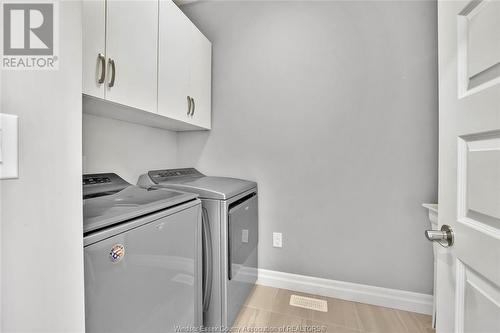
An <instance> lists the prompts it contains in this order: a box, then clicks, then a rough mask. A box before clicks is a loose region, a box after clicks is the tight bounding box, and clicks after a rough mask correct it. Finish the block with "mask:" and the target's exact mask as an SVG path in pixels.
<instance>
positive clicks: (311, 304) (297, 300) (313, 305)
mask: <svg viewBox="0 0 500 333" xmlns="http://www.w3.org/2000/svg"><path fill="white" fill-rule="evenodd" d="M290 305H291V306H296V307H299V308H304V309H309V310H315V311H321V312H328V303H327V302H326V301H324V300H322V299H317V298H311V297H304V296H298V295H292V296H290Z"/></svg>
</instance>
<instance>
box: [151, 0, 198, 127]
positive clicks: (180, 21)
mask: <svg viewBox="0 0 500 333" xmlns="http://www.w3.org/2000/svg"><path fill="white" fill-rule="evenodd" d="M191 44H192V41H191V22H190V21H189V19H188V18H187V17H186V16H185V15H184V14H183V13H182V12H181V10H180V9H179V8H178V7H177V6H176V5H175V4H174V3H173V2H172V1H171V0H161V1H160V38H159V55H158V56H159V59H158V65H159V66H158V113H159V114H161V115H163V116H166V117H169V118H174V119H177V120H181V121H184V122H188V123H190V122H191V116H190V115H189V101H188V96H190V92H189V90H188V88H189V67H190V59H191V55H190V52H191Z"/></svg>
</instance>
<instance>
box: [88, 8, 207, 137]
mask: <svg viewBox="0 0 500 333" xmlns="http://www.w3.org/2000/svg"><path fill="white" fill-rule="evenodd" d="M83 21H84V22H83V34H84V36H83V58H84V59H83V71H84V73H83V80H84V82H83V93H84V94H85V95H88V96H91V97H97V99H96V100H94V101H90V100H89V99H90V98H89V97H85V98H84V112H87V113H94V114H98V115H101V116H108V117H110V118H117V119H121V120H126V121H131V122H135V123H142V124H145V125H148V126H151V124H153V125H154V126H156V127H161V128H168V129H174V130H199V129H210V127H211V72H212V45H211V43H210V41H209V40H208V39H207V38H206V37H205V36H203V34H202V33H201V32H200V31H199V30H198V29H197V28H196V27H195V26H194V24H193V23H191V21H190V20H189V19H188V18H187V17H186V16H185V15H184V13H182V11H181V10H180V9H179V8H178V7H177V6H176V5H175V4H174V3H173V2H172V1H170V0H159V1H158V0H143V1H130V0H97V1H96V0H87V1H84V2H83ZM99 100H106V101H110V102H114V103H112V104H113V105H112V106H111V105H109V104H108V105H98V104H99V103H98V101H99ZM101 104H102V103H101ZM119 105H122V106H124V107H126V110H125V109H124V110H119ZM145 111H146V112H145Z"/></svg>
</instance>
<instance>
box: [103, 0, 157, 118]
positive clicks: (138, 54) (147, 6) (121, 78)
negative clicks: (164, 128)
mask: <svg viewBox="0 0 500 333" xmlns="http://www.w3.org/2000/svg"><path fill="white" fill-rule="evenodd" d="M106 28H107V30H106V53H107V57H108V62H111V61H114V62H115V80H114V85H113V87H109V82H110V81H111V80H112V76H113V72H112V71H113V69H112V68H111V66H109V65H108V71H111V72H109V73H108V75H107V76H108V79H107V88H106V99H107V100H109V101H112V102H116V103H120V104H125V105H128V106H132V107H135V108H138V109H141V110H145V111H150V112H156V104H157V99H156V96H157V88H158V85H157V82H158V81H157V48H158V0H154V1H153V0H142V1H120V0H107V25H106Z"/></svg>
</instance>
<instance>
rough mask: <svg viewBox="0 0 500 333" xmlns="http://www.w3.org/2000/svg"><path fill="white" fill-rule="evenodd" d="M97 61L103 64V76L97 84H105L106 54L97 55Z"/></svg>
mask: <svg viewBox="0 0 500 333" xmlns="http://www.w3.org/2000/svg"><path fill="white" fill-rule="evenodd" d="M97 59H98V60H97V61H99V62H100V63H101V76H100V77H99V80H97V83H99V84H103V83H104V79H105V78H106V57H105V56H104V54H102V53H99V54H98V55H97Z"/></svg>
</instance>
